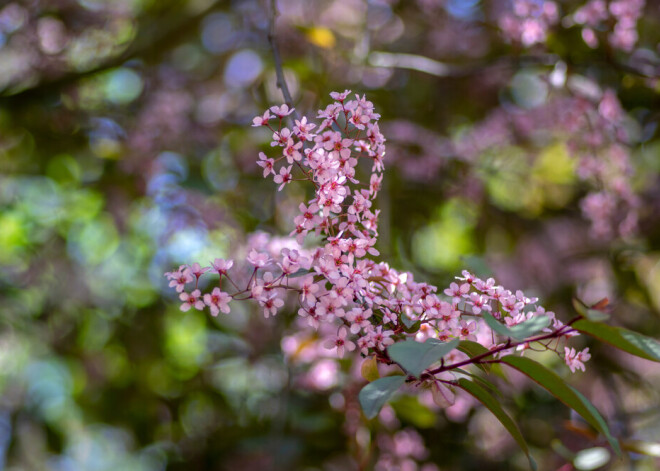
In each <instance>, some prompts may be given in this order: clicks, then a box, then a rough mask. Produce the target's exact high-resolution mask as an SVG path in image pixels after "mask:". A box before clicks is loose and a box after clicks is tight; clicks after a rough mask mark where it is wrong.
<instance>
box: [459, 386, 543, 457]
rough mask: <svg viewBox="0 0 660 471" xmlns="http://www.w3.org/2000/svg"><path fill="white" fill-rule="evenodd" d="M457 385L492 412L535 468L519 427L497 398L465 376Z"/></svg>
mask: <svg viewBox="0 0 660 471" xmlns="http://www.w3.org/2000/svg"><path fill="white" fill-rule="evenodd" d="M457 386H458V387H459V388H461V389H463V390H465V391H467V392H468V393H470V394H471V395H472V396H474V397H475V398H476V399H477V400H478V401H479V402H481V403H482V404H483V405H484V406H486V408H487V409H488V410H490V411H491V412H492V413H493V415H494V416H495V417H496V418H497V420H499V421H500V423H501V424H502V425H503V426H504V428H505V429H507V431H508V432H509V433H510V434H511V436H512V437H513V439H514V440H515V441H516V442H518V445H519V446H520V448H522V450H523V451H524V452H525V454H526V455H527V458H528V459H529V465H530V466H531V468H532V469H533V470H536V462H535V461H534V458H532V455H531V454H530V453H529V447H528V446H527V442H526V441H525V439H524V438H523V436H522V434H521V433H520V429H519V428H518V426H517V425H516V423H515V422H514V421H513V420H512V419H511V417H509V415H508V414H507V413H506V412H505V411H504V409H502V406H500V403H499V401H498V400H497V398H495V397H494V396H493V395H491V394H490V393H489V392H488V391H487V390H486V389H484V388H482V387H481V386H479V385H478V384H476V383H473V382H472V381H469V380H467V379H465V378H461V379H459V380H458V384H457Z"/></svg>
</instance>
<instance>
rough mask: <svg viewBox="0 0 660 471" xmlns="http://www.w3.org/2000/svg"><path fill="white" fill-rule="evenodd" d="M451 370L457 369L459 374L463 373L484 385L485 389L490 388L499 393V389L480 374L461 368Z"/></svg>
mask: <svg viewBox="0 0 660 471" xmlns="http://www.w3.org/2000/svg"><path fill="white" fill-rule="evenodd" d="M452 371H458V372H459V373H461V374H464V375H466V376H469V377H470V378H472V380H473V381H475V382H477V383H479V384H480V385H482V386H484V387H485V388H486V389H489V390H491V391H492V392H493V393H495V394H498V395H500V394H501V393H500V390H499V389H498V388H497V386H495V385H494V384H493V383H491V382H490V381H488V380H487V379H485V378H482V377H481V376H478V375H475V374H474V373H470V372H469V371H466V370H464V369H463V368H455V369H453V370H452Z"/></svg>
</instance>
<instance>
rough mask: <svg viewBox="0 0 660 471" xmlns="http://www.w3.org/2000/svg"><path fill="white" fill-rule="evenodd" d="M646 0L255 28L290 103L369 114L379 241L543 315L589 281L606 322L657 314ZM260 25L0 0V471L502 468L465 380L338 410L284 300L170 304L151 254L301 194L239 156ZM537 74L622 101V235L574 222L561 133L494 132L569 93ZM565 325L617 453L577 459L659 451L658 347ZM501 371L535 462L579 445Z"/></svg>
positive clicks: (240, 14)
mask: <svg viewBox="0 0 660 471" xmlns="http://www.w3.org/2000/svg"><path fill="white" fill-rule="evenodd" d="M647 3H648V5H647V6H646V7H645V10H644V14H643V16H642V18H641V20H640V22H639V28H638V30H639V32H640V42H639V44H638V47H637V49H636V50H635V52H634V53H633V54H624V53H621V52H616V51H612V50H611V49H609V48H608V47H606V46H605V45H603V46H600V47H596V48H593V49H592V48H590V47H588V46H587V45H586V44H585V43H584V42H583V41H582V40H581V38H580V35H579V32H578V31H577V30H576V28H575V27H570V25H569V26H561V27H559V26H557V27H556V28H554V29H553V30H552V31H551V32H550V35H549V37H548V40H547V42H546V44H544V45H537V46H534V47H531V48H522V47H521V46H520V45H517V44H515V43H514V44H511V43H509V42H507V41H505V39H504V38H503V36H502V34H501V31H499V29H498V26H497V25H498V23H497V18H498V16H499V15H501V14H502V13H503V12H506V11H509V10H510V9H511V3H510V2H508V1H506V0H498V1H492V2H491V1H488V2H485V1H479V0H417V1H410V2H403V1H397V0H369V1H367V0H332V1H307V0H280V1H279V2H278V8H279V12H280V16H279V17H278V23H277V36H278V41H279V44H280V46H281V49H282V53H283V56H284V71H285V75H286V77H287V80H288V82H289V85H290V87H291V88H292V93H293V95H294V100H295V101H296V103H295V105H296V108H297V109H298V110H299V111H300V112H302V113H313V112H314V110H316V109H317V108H318V107H320V106H324V104H325V103H326V102H327V101H328V95H327V94H328V93H329V92H330V91H333V90H338V91H342V90H344V89H345V88H348V89H352V90H354V91H357V92H360V93H366V94H367V97H368V99H370V100H372V101H374V103H375V105H376V108H377V110H378V111H379V112H380V113H382V115H383V118H382V130H383V133H384V134H385V136H386V138H387V139H388V144H389V147H388V154H387V161H386V167H387V171H386V175H385V180H384V191H383V192H382V193H381V195H380V196H379V201H378V204H379V208H380V209H381V210H382V215H381V226H380V227H381V235H380V238H379V246H378V248H379V250H380V252H381V254H382V256H381V258H382V259H383V260H387V261H388V262H389V263H390V264H391V265H392V266H394V267H397V268H400V269H405V270H410V271H412V272H413V273H414V274H415V276H416V279H419V280H425V281H428V282H431V283H434V284H437V285H438V286H444V285H446V284H448V283H449V282H450V281H451V280H452V278H453V276H455V275H456V274H458V272H459V271H460V270H461V269H462V268H469V269H472V270H474V271H476V272H477V273H479V274H489V273H491V274H493V275H494V276H496V278H497V280H498V282H500V283H502V284H504V285H505V287H508V288H511V289H516V288H520V289H525V290H528V292H530V293H534V294H535V295H538V296H539V297H540V298H541V300H542V301H541V302H542V304H544V305H545V306H546V307H547V308H548V309H551V310H553V311H555V312H557V313H558V315H560V316H561V317H563V318H564V320H566V319H569V318H571V317H572V316H573V315H574V313H573V312H572V308H571V297H572V296H573V295H576V296H578V297H580V298H581V299H584V300H585V301H586V302H588V303H595V302H597V301H598V300H600V299H601V298H603V297H608V298H609V299H610V300H611V305H612V312H611V320H610V322H612V323H613V324H620V325H624V326H626V327H628V328H631V329H634V330H637V331H640V332H643V333H645V334H647V335H650V336H658V333H659V332H660V327H658V326H659V325H660V323H659V322H658V320H659V313H660V191H659V190H658V189H659V188H660V179H659V178H658V174H659V172H660V133H659V132H658V121H659V119H660V114H659V113H658V109H659V108H658V104H659V97H660V95H659V94H658V92H659V90H660V81H659V80H658V78H657V76H658V75H657V73H656V74H655V76H654V75H653V73H650V72H648V70H649V69H648V67H651V66H654V67H657V64H658V63H660V59H659V57H658V54H659V50H658V47H657V44H658V40H659V39H660V5H658V4H657V3H655V2H652V1H649V2H647ZM579 5H580V3H579V2H573V1H568V0H565V1H561V2H559V7H560V9H561V11H562V13H563V14H568V13H571V12H572V11H574V10H575V8H577V6H579ZM267 26H268V5H267V4H266V3H264V2H259V1H256V0H242V1H228V0H225V1H211V0H187V1H186V0H165V1H153V0H120V1H118V0H113V1H110V0H54V1H41V0H24V1H21V0H16V1H10V2H3V4H2V6H0V90H1V92H0V93H1V97H0V297H1V303H0V306H1V307H0V313H1V315H0V323H1V328H0V391H1V395H0V468H3V469H8V470H58V471H60V470H61V471H64V470H91V471H94V470H110V469H112V470H136V471H137V470H140V471H151V470H163V469H172V470H176V469H182V470H183V469H218V470H220V469H222V470H234V469H244V470H252V469H254V470H256V469H259V470H269V469H272V470H283V469H309V470H313V469H323V470H351V469H371V467H373V464H374V462H375V461H376V460H378V459H380V458H378V456H380V455H383V454H387V453H392V450H398V451H396V453H399V455H401V456H399V458H401V459H404V458H405V459H404V461H401V462H400V463H399V464H391V465H387V461H386V460H385V461H383V462H384V463H385V464H381V465H380V466H381V467H380V468H378V469H411V470H412V469H423V470H428V471H431V470H434V469H442V470H459V469H460V470H465V469H481V470H484V471H485V470H509V469H525V466H526V464H525V461H524V459H523V456H522V455H521V454H520V452H518V451H517V450H516V448H515V445H514V444H513V443H512V441H511V440H510V439H508V437H506V435H505V434H503V433H502V429H501V428H500V426H499V424H497V423H496V421H495V419H494V418H492V417H491V416H490V415H489V414H488V412H487V411H484V410H482V409H480V408H479V407H476V406H475V405H474V404H469V403H465V402H463V403H461V404H457V406H456V407H454V408H449V409H447V410H445V411H443V410H438V409H437V407H436V408H434V407H432V405H429V403H428V401H426V402H425V401H424V400H423V398H422V397H421V396H419V395H414V394H413V395H410V396H407V395H403V396H401V397H400V398H399V399H397V400H396V401H394V403H393V405H392V407H386V408H385V409H384V411H383V413H382V414H381V418H380V419H379V420H377V421H374V422H372V423H369V422H367V421H366V420H364V418H363V417H361V416H360V413H359V408H358V406H357V402H356V396H357V391H359V387H360V385H361V384H363V383H364V381H363V380H361V379H360V377H359V372H358V370H359V368H358V370H356V369H355V365H354V366H353V369H351V365H350V363H349V362H347V361H342V362H339V361H337V360H336V359H334V358H330V357H328V358H325V357H323V355H322V354H314V355H312V357H311V358H307V359H306V358H305V355H306V353H305V352H307V350H308V349H307V346H309V344H310V342H312V340H313V339H308V338H302V337H296V328H297V327H296V324H295V322H294V319H295V310H294V309H293V306H292V307H291V309H290V310H289V311H288V312H286V313H283V314H282V315H280V316H279V317H277V318H274V319H272V318H271V319H268V320H264V319H262V316H261V315H260V314H259V313H257V312H254V311H253V309H252V308H253V306H250V305H247V304H246V303H233V305H232V313H231V314H230V315H228V316H221V317H219V318H211V317H209V316H208V315H206V314H204V313H201V312H188V313H182V312H180V311H179V310H178V306H179V304H178V302H177V300H176V297H175V293H173V292H171V290H168V289H166V282H165V278H164V277H163V272H164V271H167V270H170V269H171V268H172V267H175V266H178V265H179V264H182V263H192V262H193V261H199V262H201V263H207V262H208V261H209V260H212V259H213V258H215V257H232V256H236V254H237V253H240V250H241V247H243V246H244V245H245V240H246V239H247V237H248V235H249V234H250V233H253V232H254V231H266V232H268V233H271V234H288V233H289V232H290V231H291V229H292V225H291V220H292V216H293V215H294V214H295V211H296V208H297V204H298V202H299V201H300V200H302V197H303V196H304V190H303V189H301V188H290V189H288V190H289V191H285V192H282V193H277V192H276V189H275V186H274V185H272V183H271V182H268V181H265V180H263V179H262V178H261V169H260V168H259V167H257V166H256V165H255V160H256V158H257V154H258V152H259V151H260V150H265V149H266V148H267V147H268V145H267V142H268V140H269V137H270V136H269V135H268V133H266V132H264V130H263V129H254V128H251V127H250V124H251V120H252V117H253V116H255V115H257V114H260V113H261V112H262V110H263V109H265V108H266V107H268V106H271V105H273V104H280V103H281V102H282V97H281V95H280V93H279V91H278V89H277V87H276V83H275V82H276V81H275V73H274V66H273V59H272V56H271V55H270V51H269V46H268V42H267V40H266V30H267ZM640 64H641V65H640ZM649 64H651V65H649ZM642 66H643V67H642ZM644 67H646V68H644ZM562 70H563V71H564V72H563V73H564V74H568V76H569V77H570V78H572V79H573V80H574V81H575V82H576V83H578V82H579V83H580V84H581V86H582V89H585V88H586V89H588V90H590V91H591V92H594V93H598V92H602V91H603V90H606V89H613V90H614V91H615V92H616V94H617V96H618V97H619V99H620V101H621V104H622V107H623V109H624V110H625V116H626V118H625V119H626V128H627V129H628V131H629V135H631V136H633V137H632V138H631V140H630V144H629V146H628V149H629V152H630V160H631V162H632V167H633V173H632V177H631V185H632V188H633V189H634V192H635V193H636V194H637V195H639V198H640V201H641V204H640V210H639V211H640V225H639V230H638V231H637V232H636V233H635V234H633V235H631V236H628V237H625V238H619V237H616V236H613V237H610V238H606V239H604V240H603V239H595V238H593V237H592V236H591V235H590V232H589V223H588V221H586V220H585V219H584V218H583V216H582V215H581V212H580V199H581V198H582V197H584V195H585V194H586V193H587V192H588V191H589V188H588V187H587V185H586V184H585V182H584V181H583V180H581V179H580V178H578V177H577V176H576V168H577V161H576V159H575V157H574V156H573V155H572V153H571V152H570V150H569V141H570V139H571V135H570V130H560V131H557V130H552V129H550V128H551V126H550V125H551V124H552V123H549V124H548V126H547V128H548V129H549V130H548V131H547V132H543V131H544V129H546V128H540V129H536V131H541V132H540V133H539V135H535V134H532V135H527V136H525V137H524V138H522V139H517V137H516V136H515V135H514V136H513V137H511V136H508V137H507V139H504V140H499V138H498V136H499V135H500V134H501V132H500V131H496V130H493V129H490V128H489V127H488V126H489V123H490V126H491V127H493V123H492V121H493V120H494V118H493V116H499V115H498V113H500V114H502V113H504V114H505V115H506V114H507V113H509V115H507V116H514V117H515V116H522V117H523V118H524V119H528V118H529V117H528V118H525V116H527V115H525V113H526V112H528V111H530V110H531V112H533V111H534V110H541V111H540V114H541V115H543V113H544V111H543V109H544V108H543V107H544V106H549V105H551V104H552V103H553V100H554V99H555V98H557V97H563V96H566V95H567V94H570V92H567V91H566V89H563V88H561V87H553V86H551V85H550V84H549V82H548V80H547V77H548V76H549V74H552V73H553V72H557V73H559V74H560V75H561V73H562ZM653 70H655V69H653ZM507 119H508V118H507ZM529 119H530V120H531V119H532V118H529ZM489 120H490V121H489ZM549 120H552V118H549ZM505 121H506V120H505ZM531 122H532V123H535V122H534V121H531ZM500 125H501V123H499V124H497V126H500ZM497 126H495V127H497ZM531 126H535V124H532V125H531ZM505 127H506V126H505ZM498 132H500V134H498ZM508 134H511V133H508ZM514 134H515V133H514ZM469 139H472V140H474V141H475V143H476V144H475V145H473V146H472V147H470V149H471V150H470V151H465V150H463V151H461V143H464V142H467V140H469ZM467 154H470V155H471V156H470V158H467V157H466V155H467ZM603 158H605V159H607V158H608V157H607V156H605V155H604V156H603ZM237 263H240V262H239V261H238V260H237ZM282 338H284V340H282ZM583 343H584V344H585V346H586V345H588V346H589V347H590V348H591V351H592V353H593V358H592V360H591V361H590V363H589V365H588V370H587V372H586V373H584V374H580V375H576V376H575V377H572V378H571V379H570V381H571V382H572V384H574V385H575V386H576V387H577V388H578V389H580V390H582V391H583V392H585V394H586V395H587V396H589V397H590V398H592V399H593V401H594V403H595V404H596V405H597V406H598V407H600V408H601V410H603V411H604V413H605V415H606V416H607V418H608V420H609V421H610V423H611V426H612V428H613V430H614V432H615V434H617V435H619V436H623V437H625V438H627V439H629V440H634V442H633V441H630V442H629V444H628V445H629V449H633V448H634V450H635V451H636V452H635V453H633V454H631V455H629V456H627V457H625V458H624V459H623V460H619V461H611V462H610V460H609V459H608V457H607V456H605V459H604V461H602V464H600V465H599V464H598V463H599V462H598V459H600V458H602V450H600V451H599V449H596V451H593V450H592V451H591V452H590V453H592V455H587V456H586V458H585V459H583V461H576V462H575V463H576V464H575V466H576V467H577V468H578V469H596V468H598V469H640V470H653V469H658V466H660V461H658V456H660V452H659V451H658V448H659V447H660V429H659V428H658V424H659V423H660V420H658V419H659V417H658V416H659V414H660V408H659V407H658V390H660V368H658V367H657V366H656V365H654V364H651V363H650V362H646V361H644V360H636V359H634V358H632V357H630V356H626V355H625V354H623V353H621V354H619V353H617V352H615V351H613V350H612V349H610V348H609V347H607V346H605V345H599V344H596V343H588V342H587V341H586V340H584V341H583ZM283 350H284V352H285V354H283V353H282V351H283ZM315 355H316V356H315ZM548 361H551V360H548ZM357 366H359V362H358V365H357ZM553 366H554V367H556V368H557V371H560V372H561V373H562V374H564V375H565V374H566V373H567V368H566V367H565V366H563V365H559V364H553ZM301 378H302V379H301ZM500 386H501V387H502V388H503V389H504V390H505V392H506V394H505V395H504V396H503V399H502V401H503V402H504V404H505V406H506V407H507V408H508V409H509V410H510V411H512V413H514V415H515V417H516V419H517V421H518V422H519V423H520V424H521V427H522V429H523V431H524V432H525V434H526V436H527V437H528V438H529V441H530V443H531V445H532V447H533V453H534V455H535V456H536V457H537V461H538V462H539V464H540V466H541V469H548V470H550V469H553V470H554V469H559V468H560V467H561V466H563V465H564V464H565V463H567V462H570V461H571V460H573V458H574V457H575V453H578V452H580V451H581V450H585V449H591V448H592V447H595V446H596V445H599V444H602V443H601V442H598V441H597V440H596V439H594V438H593V437H591V436H590V434H589V432H588V431H585V429H584V426H583V425H582V424H581V423H579V422H578V421H577V419H575V418H574V417H571V416H570V415H569V414H568V411H567V410H566V409H565V408H564V407H563V406H561V405H560V404H558V403H557V402H556V401H554V400H552V399H551V398H550V397H549V396H548V395H546V394H544V393H543V392H542V391H539V390H537V389H534V388H532V387H531V386H530V385H529V384H528V383H527V382H525V381H524V380H523V379H521V378H518V377H515V376H513V375H512V377H511V378H509V383H506V382H501V384H500ZM507 398H509V399H507ZM635 447H637V448H635ZM594 453H595V454H594ZM598 453H601V454H600V455H599V454H598ZM605 453H607V452H605ZM594 456H595V458H594ZM583 458H584V457H583ZM590 459H591V461H589V460H590ZM585 460H586V461H585ZM401 463H404V464H401ZM421 463H427V464H426V465H422V464H421ZM433 463H434V464H435V465H434V464H433ZM581 463H582V464H581ZM584 463H586V464H584ZM594 463H596V465H594ZM423 466H426V467H423ZM434 466H435V467H434ZM568 466H571V465H568ZM580 466H581V467H580ZM590 466H591V467H590ZM594 466H595V467H594ZM561 469H573V468H570V467H568V468H566V467H565V468H561Z"/></svg>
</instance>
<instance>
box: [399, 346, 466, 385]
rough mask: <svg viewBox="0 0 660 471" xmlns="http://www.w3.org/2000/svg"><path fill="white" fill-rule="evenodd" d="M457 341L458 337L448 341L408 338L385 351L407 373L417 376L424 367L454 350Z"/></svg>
mask: <svg viewBox="0 0 660 471" xmlns="http://www.w3.org/2000/svg"><path fill="white" fill-rule="evenodd" d="M458 343H459V340H458V339H454V340H451V341H449V342H441V341H439V340H437V339H427V340H426V341H425V342H424V343H420V342H417V341H415V340H413V339H408V340H405V341H403V342H397V343H395V344H394V345H390V346H389V347H388V348H387V353H388V354H389V355H390V358H391V359H392V360H394V361H395V362H397V363H398V364H399V365H401V367H402V368H403V369H404V370H406V371H407V372H408V373H409V374H411V375H413V376H415V377H416V378H419V377H420V376H421V374H422V372H423V371H424V370H425V369H426V368H428V367H429V366H431V365H432V364H433V363H435V362H437V361H439V360H440V359H441V358H442V357H444V356H445V355H447V354H448V353H449V352H451V351H452V350H454V349H455V348H456V347H457V346H458Z"/></svg>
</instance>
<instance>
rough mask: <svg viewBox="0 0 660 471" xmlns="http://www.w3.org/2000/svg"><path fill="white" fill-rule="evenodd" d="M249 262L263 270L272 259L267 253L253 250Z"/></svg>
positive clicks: (248, 257) (248, 258)
mask: <svg viewBox="0 0 660 471" xmlns="http://www.w3.org/2000/svg"><path fill="white" fill-rule="evenodd" d="M247 261H248V262H250V263H251V264H252V265H254V266H255V267H257V268H262V267H265V266H266V265H268V264H269V263H270V257H269V256H268V254H267V253H259V252H257V251H256V250H255V249H252V250H251V251H250V254H249V255H248V256H247Z"/></svg>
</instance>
